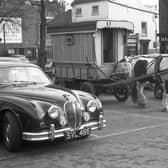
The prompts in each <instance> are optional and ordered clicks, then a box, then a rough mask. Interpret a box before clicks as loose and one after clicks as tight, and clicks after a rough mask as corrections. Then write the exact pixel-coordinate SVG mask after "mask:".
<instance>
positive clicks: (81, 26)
mask: <svg viewBox="0 0 168 168" xmlns="http://www.w3.org/2000/svg"><path fill="white" fill-rule="evenodd" d="M71 15H72V11H71V10H69V11H67V12H65V13H64V14H63V15H60V16H57V17H56V18H55V19H54V20H53V21H51V22H49V23H48V25H47V33H69V32H78V31H96V29H103V28H119V29H127V30H133V24H132V23H131V22H128V21H125V20H98V21H97V20H95V21H87V22H74V23H73V22H72V19H71V18H72V17H71ZM106 22H108V23H110V25H108V26H107V24H106Z"/></svg>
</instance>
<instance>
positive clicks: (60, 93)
mask: <svg viewBox="0 0 168 168" xmlns="http://www.w3.org/2000/svg"><path fill="white" fill-rule="evenodd" d="M103 117H104V114H103V107H102V103H101V102H100V100H99V99H98V98H97V97H96V96H94V95H91V94H89V93H86V92H82V91H78V90H68V89H66V88H61V87H59V86H56V85H54V84H53V82H52V81H51V80H50V79H49V78H48V77H47V76H46V74H45V73H44V72H43V71H42V70H41V69H40V68H39V67H38V66H37V65H34V64H30V63H26V62H21V61H20V62H19V61H7V62H5V61H2V62H1V61H0V133H1V134H0V135H1V137H2V138H3V142H4V144H5V146H6V148H7V149H8V150H9V151H16V150H18V149H19V148H20V147H21V145H22V142H23V141H24V140H25V141H45V140H55V139H56V138H60V137H63V138H65V140H69V139H75V138H78V137H87V136H89V135H90V133H91V131H93V130H97V129H102V128H103V127H105V126H106V125H105V123H106V121H105V120H104V119H103Z"/></svg>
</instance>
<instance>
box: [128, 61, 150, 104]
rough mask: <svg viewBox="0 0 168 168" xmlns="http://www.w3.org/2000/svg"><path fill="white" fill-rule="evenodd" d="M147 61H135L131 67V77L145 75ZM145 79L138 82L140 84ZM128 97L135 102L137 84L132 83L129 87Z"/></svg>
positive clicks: (144, 80)
mask: <svg viewBox="0 0 168 168" xmlns="http://www.w3.org/2000/svg"><path fill="white" fill-rule="evenodd" d="M147 65H148V61H147V60H137V61H136V63H135V65H134V67H133V77H139V76H143V75H147ZM146 81H147V79H141V80H139V82H140V83H143V82H146ZM130 96H131V99H132V101H133V102H134V103H136V102H137V99H138V90H137V82H136V81H135V82H133V83H132V84H131V85H130Z"/></svg>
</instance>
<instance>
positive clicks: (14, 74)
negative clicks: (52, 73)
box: [0, 66, 51, 84]
mask: <svg viewBox="0 0 168 168" xmlns="http://www.w3.org/2000/svg"><path fill="white" fill-rule="evenodd" d="M19 82H20V83H21V82H34V83H36V84H38V83H41V84H50V83H51V81H50V79H49V78H48V77H47V76H46V75H45V73H43V71H42V70H41V69H39V68H36V67H28V66H26V67H22V66H20V67H5V68H4V67H3V68H0V84H10V83H19Z"/></svg>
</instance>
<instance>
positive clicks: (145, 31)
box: [141, 22, 148, 36]
mask: <svg viewBox="0 0 168 168" xmlns="http://www.w3.org/2000/svg"><path fill="white" fill-rule="evenodd" d="M141 33H142V36H147V34H148V32H147V23H146V22H142V23H141Z"/></svg>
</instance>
